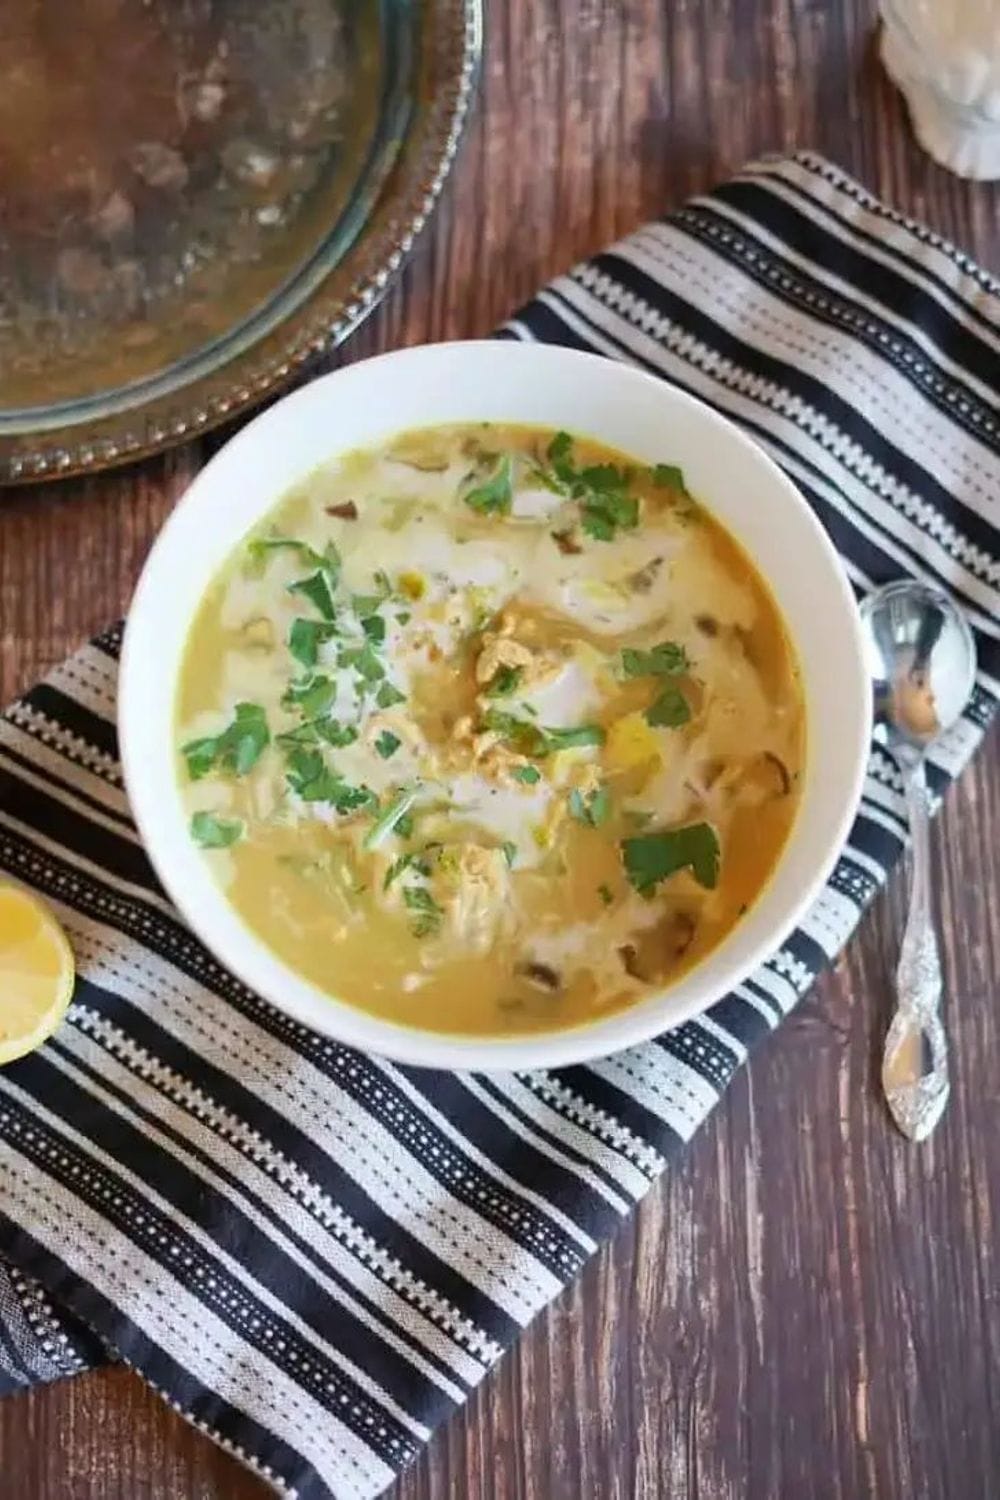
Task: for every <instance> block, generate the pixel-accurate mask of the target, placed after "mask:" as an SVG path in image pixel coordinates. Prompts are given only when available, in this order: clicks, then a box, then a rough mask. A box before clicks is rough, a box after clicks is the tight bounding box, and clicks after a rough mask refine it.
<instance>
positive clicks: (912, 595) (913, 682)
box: [861, 579, 976, 759]
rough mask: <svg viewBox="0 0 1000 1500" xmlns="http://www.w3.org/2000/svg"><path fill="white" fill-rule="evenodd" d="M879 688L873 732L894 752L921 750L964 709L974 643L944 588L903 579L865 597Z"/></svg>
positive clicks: (906, 755) (871, 662) (906, 754)
mask: <svg viewBox="0 0 1000 1500" xmlns="http://www.w3.org/2000/svg"><path fill="white" fill-rule="evenodd" d="M861 619H862V622H863V624H864V627H865V651H866V655H867V660H868V669H869V671H870V672H871V676H872V683H873V685H874V691H875V727H874V735H875V738H876V740H878V741H879V743H880V744H882V745H884V746H885V748H886V749H887V750H888V751H889V752H890V753H891V754H892V755H894V756H896V757H897V758H902V759H911V758H912V757H913V756H914V755H922V754H923V753H924V752H925V751H926V750H927V749H928V747H929V746H930V745H931V744H933V742H934V741H935V740H936V739H938V738H939V736H940V735H942V734H944V733H945V731H946V730H948V729H950V728H951V726H952V725H953V724H954V723H955V722H956V720H957V719H958V718H959V717H960V716H961V713H962V710H963V708H964V707H965V705H966V703H967V702H968V701H969V697H970V695H971V693H972V688H973V683H974V681H975V675H976V644H975V641H974V640H973V636H972V631H971V630H970V629H969V625H968V622H967V620H966V618H965V616H964V615H963V614H962V612H961V611H960V610H959V609H958V608H957V606H956V605H955V604H953V603H952V601H951V599H950V598H949V597H948V595H947V594H945V593H943V592H942V591H941V590H940V589H936V588H932V587H931V586H930V585H929V584H926V583H918V582H917V581H916V580H911V579H903V580H901V581H900V582H899V583H890V584H886V586H885V587H884V588H880V589H876V591H875V593H874V594H870V595H869V596H868V598H867V599H866V600H865V601H864V602H863V604H862V605H861Z"/></svg>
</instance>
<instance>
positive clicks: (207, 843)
mask: <svg viewBox="0 0 1000 1500" xmlns="http://www.w3.org/2000/svg"><path fill="white" fill-rule="evenodd" d="M245 832H246V824H245V823H244V822H243V819H242V818H220V817H217V816H216V814H215V813H210V812H196V813H195V814H194V816H193V817H192V819H191V837H192V838H193V839H194V841H195V843H196V844H197V845H198V847H199V849H228V848H229V846H230V844H235V843H236V841H237V839H241V838H242V837H243V835H244V833H245Z"/></svg>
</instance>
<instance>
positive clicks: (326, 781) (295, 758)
mask: <svg viewBox="0 0 1000 1500" xmlns="http://www.w3.org/2000/svg"><path fill="white" fill-rule="evenodd" d="M286 778H287V781H288V785H289V787H290V788H291V790H292V791H293V792H296V793H297V794H298V796H300V797H301V798H302V800H303V802H329V803H330V804H331V806H332V807H334V808H335V809H336V811H337V812H340V813H347V812H356V811H357V809H358V808H361V807H371V806H373V805H376V806H377V804H378V799H377V797H376V796H375V793H374V792H372V791H371V790H370V789H369V788H368V787H366V786H351V785H350V783H349V782H346V781H345V780H344V779H343V777H342V776H340V775H338V773H337V772H336V771H331V770H330V769H329V767H328V766H327V764H326V762H325V761H324V759H323V756H322V754H321V752H320V751H319V750H306V749H298V748H296V749H293V750H292V752H291V754H290V755H289V756H288V765H287V770H286Z"/></svg>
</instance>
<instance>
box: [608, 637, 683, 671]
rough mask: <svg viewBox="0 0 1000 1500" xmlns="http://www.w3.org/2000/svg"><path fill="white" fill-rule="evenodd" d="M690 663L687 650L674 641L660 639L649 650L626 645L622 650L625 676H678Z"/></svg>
mask: <svg viewBox="0 0 1000 1500" xmlns="http://www.w3.org/2000/svg"><path fill="white" fill-rule="evenodd" d="M690 665H691V663H690V662H689V661H688V656H687V652H686V651H685V650H684V647H683V646H679V645H678V644H677V642H676V641H661V642H660V644H659V645H658V646H654V647H653V649H652V650H651V651H636V650H634V649H633V648H632V647H631V646H626V647H625V649H624V651H623V652H622V675H623V676H625V677H679V676H681V674H682V673H684V672H686V671H688V669H689V667H690Z"/></svg>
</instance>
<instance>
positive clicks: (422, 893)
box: [403, 885, 444, 937]
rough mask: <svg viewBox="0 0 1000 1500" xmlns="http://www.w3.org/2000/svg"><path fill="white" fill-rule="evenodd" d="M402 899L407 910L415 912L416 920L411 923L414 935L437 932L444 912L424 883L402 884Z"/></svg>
mask: <svg viewBox="0 0 1000 1500" xmlns="http://www.w3.org/2000/svg"><path fill="white" fill-rule="evenodd" d="M403 900H404V901H405V902H406V905H407V907H408V908H409V910H410V911H412V912H415V913H416V921H415V922H414V923H413V924H412V932H413V936H414V937H427V936H428V935H429V934H430V933H432V932H437V930H438V928H439V927H440V926H441V921H442V918H443V917H444V912H443V911H442V910H441V908H440V906H438V904H437V902H436V901H435V900H434V897H433V896H432V895H431V893H430V891H429V890H428V889H427V887H426V886H425V885H408V886H404V888H403Z"/></svg>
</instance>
